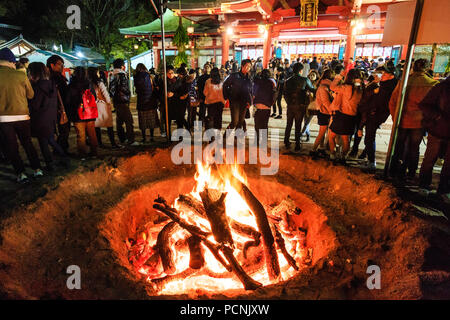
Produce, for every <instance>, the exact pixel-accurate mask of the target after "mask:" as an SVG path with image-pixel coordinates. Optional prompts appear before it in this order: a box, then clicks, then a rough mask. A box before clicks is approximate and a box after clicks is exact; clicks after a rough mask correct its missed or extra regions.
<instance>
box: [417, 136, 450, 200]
mask: <svg viewBox="0 0 450 320" xmlns="http://www.w3.org/2000/svg"><path fill="white" fill-rule="evenodd" d="M442 150H444V165H443V167H442V171H441V176H440V180H439V187H438V190H437V191H438V193H440V194H444V193H448V192H450V183H449V180H450V142H449V140H444V139H439V138H437V137H435V136H433V135H431V134H428V142H427V150H426V151H425V156H424V158H423V161H422V166H421V167H420V186H421V187H422V188H427V187H429V186H430V184H431V180H432V177H433V167H434V164H435V163H436V161H437V159H438V158H439V155H440V154H441V151H442Z"/></svg>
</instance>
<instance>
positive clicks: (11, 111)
mask: <svg viewBox="0 0 450 320" xmlns="http://www.w3.org/2000/svg"><path fill="white" fill-rule="evenodd" d="M33 95H34V93H33V88H32V87H31V84H30V81H29V80H28V78H27V75H26V74H24V73H23V72H21V71H17V70H15V69H12V68H9V67H4V66H0V116H22V115H23V116H28V115H29V110H28V101H27V99H31V98H33Z"/></svg>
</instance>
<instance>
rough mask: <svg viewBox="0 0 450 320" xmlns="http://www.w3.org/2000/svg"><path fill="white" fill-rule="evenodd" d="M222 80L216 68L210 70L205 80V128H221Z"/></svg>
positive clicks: (223, 100) (223, 101) (223, 102)
mask: <svg viewBox="0 0 450 320" xmlns="http://www.w3.org/2000/svg"><path fill="white" fill-rule="evenodd" d="M222 89H223V82H222V79H221V76H220V71H219V69H218V68H213V69H212V70H211V75H210V78H209V79H208V80H206V82H205V89H204V90H203V94H204V95H205V105H206V110H207V111H208V115H207V117H206V128H207V129H209V128H214V129H217V130H222V113H223V107H224V104H225V99H224V98H223V90H222Z"/></svg>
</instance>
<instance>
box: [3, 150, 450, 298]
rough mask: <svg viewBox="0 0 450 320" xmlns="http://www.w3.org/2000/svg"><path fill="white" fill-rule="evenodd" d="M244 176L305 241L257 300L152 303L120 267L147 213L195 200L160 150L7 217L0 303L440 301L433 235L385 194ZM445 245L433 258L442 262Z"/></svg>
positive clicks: (309, 171) (329, 171)
mask: <svg viewBox="0 0 450 320" xmlns="http://www.w3.org/2000/svg"><path fill="white" fill-rule="evenodd" d="M244 170H245V172H246V174H247V175H248V178H249V186H250V189H251V190H252V192H253V193H254V194H255V195H257V196H258V197H259V199H260V201H261V202H264V203H266V204H268V205H270V204H272V203H277V202H279V201H280V200H282V199H283V198H284V197H285V196H286V195H290V196H291V197H292V199H293V200H294V202H295V203H296V205H297V206H298V207H299V208H301V213H300V214H299V215H298V217H296V219H297V221H296V223H297V225H298V226H299V227H301V228H304V229H307V230H308V232H307V234H306V237H307V239H306V246H307V247H308V248H312V249H313V250H312V252H313V254H312V262H311V264H310V265H306V266H304V267H303V268H301V269H300V270H299V272H298V273H295V274H293V275H292V277H290V278H289V279H285V280H284V281H282V282H280V283H277V284H271V285H267V286H264V287H261V288H259V289H257V290H254V291H245V290H242V289H236V290H227V291H225V292H220V291H218V292H210V291H207V290H198V288H191V287H190V288H187V289H186V288H184V289H183V290H182V291H184V290H186V291H184V293H183V294H180V292H178V293H177V294H159V293H157V292H155V290H154V288H153V287H152V285H151V284H149V283H148V281H145V277H144V276H143V275H142V274H140V273H139V272H137V271H136V270H135V269H134V268H133V266H132V265H131V264H130V262H129V261H128V249H127V246H126V244H125V239H127V238H130V237H132V236H133V235H134V236H136V237H137V236H138V234H139V232H140V231H141V230H140V228H141V227H142V226H143V225H145V224H146V223H149V222H150V223H153V222H154V220H153V219H156V218H157V217H158V214H157V213H156V212H155V211H154V209H153V208H152V205H153V200H154V199H155V198H156V197H157V196H158V194H160V195H162V194H163V195H164V197H165V198H166V199H167V200H168V202H172V201H173V200H174V199H175V198H176V197H177V196H178V195H179V194H183V193H187V192H189V191H190V190H192V187H193V185H194V180H193V175H194V173H195V167H194V166H188V165H183V166H176V165H173V164H172V162H171V160H170V153H169V151H167V150H157V151H156V152H155V153H154V154H153V155H149V154H142V155H138V156H134V157H132V158H129V159H123V160H120V161H119V163H118V165H115V166H111V165H104V166H102V167H100V168H98V169H96V170H94V171H92V172H85V173H82V174H74V175H72V176H69V177H67V178H66V179H65V180H64V181H63V182H62V183H61V184H60V185H59V187H58V188H57V189H55V190H52V191H50V192H48V193H47V195H46V196H45V197H43V198H42V199H40V200H39V201H37V202H36V203H34V204H32V205H30V206H28V207H26V208H19V209H16V210H15V212H14V214H13V215H12V217H11V218H9V219H7V220H5V221H4V222H3V225H2V228H1V231H0V235H1V243H0V283H1V284H2V288H1V291H0V293H1V294H2V295H4V296H5V297H6V298H25V299H46V298H48V299H166V298H169V299H173V298H176V299H177V298H178V299H179V298H200V299H205V298H239V299H383V298H384V299H386V298H395V299H417V298H423V297H433V294H437V293H435V291H431V290H430V289H429V288H431V287H432V288H434V289H436V288H440V289H439V290H440V291H439V294H441V296H442V294H444V296H445V295H447V296H448V294H449V292H448V285H447V286H445V283H448V270H446V269H445V266H444V265H443V264H442V265H440V264H439V263H437V262H436V259H432V257H433V256H435V255H436V254H437V253H436V252H434V251H435V250H436V249H433V250H431V245H432V244H433V245H435V242H436V239H438V238H439V236H436V234H437V233H436V230H435V229H434V228H433V227H431V226H430V225H428V224H425V223H424V222H423V221H422V220H420V219H419V218H417V217H416V216H415V215H413V214H412V207H411V206H410V205H409V204H408V203H405V202H403V201H401V200H400V199H399V198H397V197H396V195H395V190H393V189H392V188H391V187H390V186H388V185H387V184H385V183H383V182H381V181H377V180H374V179H373V178H372V177H371V176H369V175H364V174H361V173H360V172H358V171H356V170H352V169H350V170H349V169H347V168H343V167H334V166H332V165H330V164H328V163H326V162H323V161H316V162H315V161H312V160H310V159H307V158H298V157H292V156H287V155H281V156H280V168H279V172H278V174H277V175H275V176H273V177H265V178H261V176H259V168H258V167H257V166H250V165H248V166H244ZM436 237H437V238H436ZM439 242H440V241H439ZM446 243H448V241H447V242H446ZM446 243H443V244H442V246H443V247H442V246H441V249H439V250H443V251H441V252H438V253H439V254H443V253H442V252H444V254H448V252H449V248H448V245H446ZM280 259H281V258H280ZM70 265H77V266H79V267H80V270H81V290H69V289H68V288H67V285H66V282H67V278H68V277H69V274H67V267H68V266H70ZM369 265H378V266H380V268H381V271H382V289H381V290H369V289H368V288H367V286H366V279H367V277H368V276H369V275H367V273H366V271H367V267H368V266H369ZM169 293H170V292H169Z"/></svg>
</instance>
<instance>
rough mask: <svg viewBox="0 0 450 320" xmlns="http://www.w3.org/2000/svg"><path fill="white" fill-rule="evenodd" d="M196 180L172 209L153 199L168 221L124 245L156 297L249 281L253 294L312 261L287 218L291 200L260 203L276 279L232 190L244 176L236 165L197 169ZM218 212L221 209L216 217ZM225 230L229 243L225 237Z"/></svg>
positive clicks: (246, 212) (251, 222)
mask: <svg viewBox="0 0 450 320" xmlns="http://www.w3.org/2000/svg"><path fill="white" fill-rule="evenodd" d="M236 179H238V180H236ZM195 181H196V185H195V187H194V189H193V190H192V192H191V193H190V194H188V195H180V197H178V198H177V199H176V200H175V203H174V205H173V206H172V207H170V206H169V205H167V204H166V203H165V201H164V200H161V199H162V198H161V199H158V201H156V200H155V201H156V202H158V203H162V204H163V205H164V206H165V207H164V206H159V207H155V208H157V209H158V210H159V211H162V212H164V213H166V214H167V215H168V216H169V217H170V218H172V220H174V221H175V222H169V223H167V222H166V223H165V224H164V225H162V224H156V225H152V226H151V227H149V228H148V230H147V231H146V232H144V233H142V234H141V235H140V236H139V239H138V240H137V241H135V240H133V239H127V241H126V244H127V248H128V250H129V260H130V263H132V264H133V266H134V268H135V269H136V271H137V272H139V273H141V274H142V275H144V276H145V277H146V279H147V281H149V282H150V283H151V284H152V285H153V286H154V288H155V290H156V291H157V292H158V293H159V294H181V293H186V292H189V291H191V290H204V291H211V292H219V291H226V290H236V289H237V290H239V289H242V288H243V284H245V283H247V284H248V283H250V284H253V285H254V287H253V289H255V288H256V287H258V286H260V285H269V284H271V283H275V282H278V281H281V280H286V279H288V278H290V277H292V276H293V275H294V274H295V273H296V272H298V270H299V268H300V267H301V266H304V264H305V261H311V254H312V252H311V251H308V250H306V248H305V236H306V233H305V232H304V231H301V230H298V228H296V226H295V223H294V222H293V220H292V218H291V215H293V214H299V213H300V210H299V209H298V208H296V207H295V205H294V204H293V202H292V200H291V199H290V198H288V199H286V200H283V201H282V202H281V203H280V204H279V205H278V206H276V207H274V208H271V207H269V206H265V205H263V206H264V209H265V211H266V214H267V219H268V220H267V221H268V222H269V223H270V229H271V230H270V231H271V232H269V234H270V233H271V234H270V235H269V238H270V237H272V238H273V239H274V240H273V241H272V242H274V243H275V242H276V246H277V251H276V254H275V255H276V256H277V257H274V259H273V261H272V263H275V264H279V270H280V274H279V276H277V278H276V279H275V280H274V278H273V277H272V280H271V277H270V275H269V272H268V269H267V259H268V256H267V250H265V247H264V246H265V245H266V246H267V241H266V239H267V234H266V235H265V236H266V238H264V236H263V235H262V232H261V230H259V228H258V223H260V222H258V221H257V219H255V214H254V213H253V212H252V210H251V209H250V207H251V205H250V206H249V204H248V203H247V201H248V199H247V201H246V199H245V198H244V197H243V196H242V193H240V191H241V190H238V189H237V188H236V183H235V182H236V181H238V182H239V183H242V184H243V185H247V178H246V175H245V173H244V172H242V171H241V170H240V168H239V167H238V166H232V167H230V166H228V167H225V166H222V167H220V168H218V167H211V166H207V165H203V164H198V165H197V173H196V175H195ZM205 197H210V198H211V199H214V200H213V201H212V202H211V203H205V201H207V200H208V199H207V198H206V199H205ZM202 198H203V199H202ZM223 198H224V200H223ZM209 200H210V199H209ZM221 200H223V201H222V202H221ZM221 205H222V206H221ZM221 207H224V209H225V212H224V213H223V214H222V220H220V217H221V215H220V212H221V210H220V208H221ZM161 208H162V209H161ZM216 209H217V212H215V214H216V217H219V221H217V220H215V221H214V219H213V218H211V216H212V214H211V210H213V211H214V210H216ZM263 211H264V210H263ZM211 219H213V220H211ZM177 220H179V221H177ZM218 227H219V228H218ZM189 228H191V229H189ZM193 229H194V231H191V230H193ZM218 229H223V230H219V231H218ZM228 229H229V230H230V232H231V239H230V237H229V238H228V240H226V239H227V238H226V235H227V232H226V231H227V230H228ZM222 231H223V232H222ZM221 237H222V238H223V239H221ZM218 239H219V240H218ZM264 241H266V243H265V242H264ZM277 258H278V261H276V260H277ZM219 260H220V261H219ZM233 260H234V261H235V262H233ZM227 262H228V264H227ZM225 266H227V268H226V267H225ZM227 269H228V270H227ZM239 269H240V270H241V271H239ZM276 269H277V268H275V270H276ZM243 279H244V280H243ZM245 279H247V280H245ZM255 284H256V287H255ZM244 287H249V285H247V286H246V285H244Z"/></svg>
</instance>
